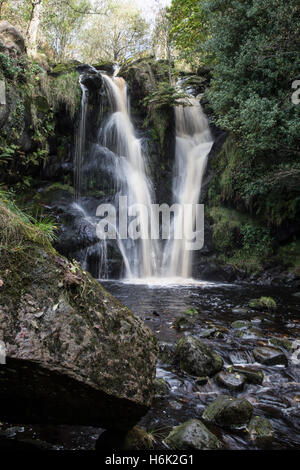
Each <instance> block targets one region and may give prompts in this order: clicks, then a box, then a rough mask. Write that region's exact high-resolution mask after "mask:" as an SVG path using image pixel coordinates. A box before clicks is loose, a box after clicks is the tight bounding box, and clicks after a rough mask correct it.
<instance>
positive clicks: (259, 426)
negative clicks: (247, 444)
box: [248, 416, 274, 448]
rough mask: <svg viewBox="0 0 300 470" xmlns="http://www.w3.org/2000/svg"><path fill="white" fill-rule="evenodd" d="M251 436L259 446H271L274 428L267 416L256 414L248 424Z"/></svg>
mask: <svg viewBox="0 0 300 470" xmlns="http://www.w3.org/2000/svg"><path fill="white" fill-rule="evenodd" d="M248 432H249V437H250V440H251V441H252V442H254V443H255V444H257V445H258V446H259V447H263V448H265V447H269V445H270V444H271V442H272V440H273V439H274V430H273V428H272V425H271V423H270V421H269V420H268V419H266V418H261V417H259V416H254V417H253V418H252V419H251V421H250V423H249V425H248Z"/></svg>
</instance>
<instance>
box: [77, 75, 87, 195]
mask: <svg viewBox="0 0 300 470" xmlns="http://www.w3.org/2000/svg"><path fill="white" fill-rule="evenodd" d="M79 83H80V87H81V93H82V94H81V107H80V119H79V127H78V131H77V133H76V139H75V158H74V176H75V177H74V187H75V198H76V200H79V199H80V196H81V175H82V164H83V160H84V150H85V138H86V116H87V108H88V100H87V88H86V87H85V86H84V85H83V83H81V81H80V79H79Z"/></svg>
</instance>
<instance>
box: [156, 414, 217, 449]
mask: <svg viewBox="0 0 300 470" xmlns="http://www.w3.org/2000/svg"><path fill="white" fill-rule="evenodd" d="M165 442H166V444H167V445H168V446H169V447H170V448H171V449H176V450H192V449H199V450H215V449H220V448H221V447H222V444H221V442H220V441H219V439H218V438H217V437H216V436H215V435H214V434H212V433H211V432H210V431H209V430H208V429H207V427H206V426H205V425H204V424H203V423H202V422H201V421H199V420H198V419H191V420H190V421H187V422H185V423H183V424H181V425H180V426H176V427H175V428H173V430H172V431H171V432H170V434H169V435H168V437H167V438H166V440H165Z"/></svg>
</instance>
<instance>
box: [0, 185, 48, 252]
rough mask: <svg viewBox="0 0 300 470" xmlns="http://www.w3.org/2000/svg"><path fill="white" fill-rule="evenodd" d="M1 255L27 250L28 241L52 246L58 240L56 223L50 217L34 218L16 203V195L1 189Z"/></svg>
mask: <svg viewBox="0 0 300 470" xmlns="http://www.w3.org/2000/svg"><path fill="white" fill-rule="evenodd" d="M0 224H1V227H2V229H1V231H0V254H3V251H6V252H7V251H15V250H17V251H20V250H23V249H25V247H26V242H27V241H29V240H30V241H34V242H37V243H40V244H42V245H46V246H50V243H51V242H52V241H53V240H55V239H56V235H55V229H56V226H55V225H54V222H53V220H52V219H51V218H49V217H42V216H40V217H38V218H34V217H32V216H31V215H28V214H26V213H25V212H24V211H22V210H21V209H20V208H19V207H18V206H17V205H16V203H15V200H14V193H12V192H11V191H5V190H3V189H2V188H1V187H0Z"/></svg>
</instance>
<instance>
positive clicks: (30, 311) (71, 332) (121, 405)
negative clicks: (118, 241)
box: [0, 201, 157, 429]
mask: <svg viewBox="0 0 300 470" xmlns="http://www.w3.org/2000/svg"><path fill="white" fill-rule="evenodd" d="M0 203H1V201H0ZM0 222H1V226H2V227H4V228H3V229H1V231H0V246H1V256H0V279H1V281H2V282H1V287H0V325H1V326H0V340H2V341H3V342H4V343H5V348H6V362H7V364H6V366H5V367H1V373H0V419H1V420H5V421H12V422H23V423H43V424H46V423H63V424H82V425H95V426H101V427H104V428H107V429H128V428H130V427H131V426H133V425H134V424H135V423H136V422H137V421H138V420H139V419H140V418H141V416H143V414H144V413H145V412H146V411H147V409H148V407H149V406H150V405H151V401H152V396H153V380H154V378H155V363H156V355H157V346H156V340H155V338H154V336H153V334H152V333H151V331H150V330H149V329H148V328H147V327H146V326H145V325H144V324H143V323H142V321H140V320H139V319H138V318H136V317H135V316H134V315H133V313H131V312H130V311H129V310H128V309H127V308H126V307H125V306H124V305H122V304H121V303H120V302H118V301H117V300H116V299H115V298H114V297H113V296H111V295H110V294H109V293H108V292H107V291H105V289H103V288H102V286H101V285H100V284H99V283H98V282H97V281H95V280H94V279H93V278H92V277H91V276H90V275H89V274H88V273H87V272H84V271H83V270H82V269H81V268H80V267H79V265H77V264H72V263H70V262H69V261H67V260H66V259H65V258H63V257H61V256H59V255H58V254H57V253H56V252H55V250H54V249H53V248H52V246H51V245H50V243H49V241H48V239H47V237H46V235H45V233H44V232H42V230H41V229H40V228H38V227H35V226H34V225H33V224H32V223H30V221H28V220H26V219H25V218H24V216H22V217H21V215H19V214H18V211H17V213H13V212H12V211H11V210H10V209H9V208H8V207H5V205H4V204H3V203H1V204H0Z"/></svg>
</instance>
